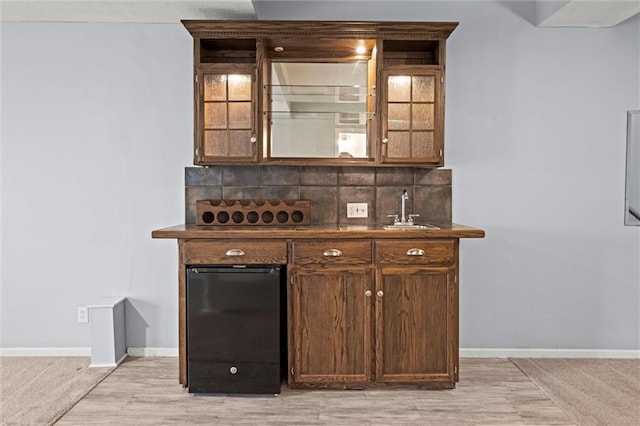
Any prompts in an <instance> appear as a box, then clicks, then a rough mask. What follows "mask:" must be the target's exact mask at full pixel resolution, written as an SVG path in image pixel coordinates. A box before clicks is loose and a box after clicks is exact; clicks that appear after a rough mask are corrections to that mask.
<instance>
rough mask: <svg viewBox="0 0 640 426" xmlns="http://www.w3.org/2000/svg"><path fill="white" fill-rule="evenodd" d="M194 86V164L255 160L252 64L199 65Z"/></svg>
mask: <svg viewBox="0 0 640 426" xmlns="http://www.w3.org/2000/svg"><path fill="white" fill-rule="evenodd" d="M196 86H197V87H196V97H197V99H196V106H197V108H196V123H195V128H196V135H195V136H196V138H195V139H196V147H195V158H194V163H195V164H204V165H206V164H219V163H224V162H228V163H249V162H254V161H256V160H257V143H256V141H257V139H256V133H255V129H256V126H255V117H256V105H257V103H256V101H255V99H256V67H255V65H253V64H224V65H220V64H207V65H201V66H200V67H199V68H198V73H197V85H196Z"/></svg>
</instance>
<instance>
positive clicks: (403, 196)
mask: <svg viewBox="0 0 640 426" xmlns="http://www.w3.org/2000/svg"><path fill="white" fill-rule="evenodd" d="M408 199H409V194H407V190H406V189H405V190H403V191H402V210H401V215H400V222H401V223H406V222H407V220H406V217H405V215H404V211H405V204H406V201H407V200H408Z"/></svg>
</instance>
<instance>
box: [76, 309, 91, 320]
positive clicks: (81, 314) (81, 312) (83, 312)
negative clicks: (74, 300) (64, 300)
mask: <svg viewBox="0 0 640 426" xmlns="http://www.w3.org/2000/svg"><path fill="white" fill-rule="evenodd" d="M78 322H89V310H88V309H87V307H86V306H79V307H78Z"/></svg>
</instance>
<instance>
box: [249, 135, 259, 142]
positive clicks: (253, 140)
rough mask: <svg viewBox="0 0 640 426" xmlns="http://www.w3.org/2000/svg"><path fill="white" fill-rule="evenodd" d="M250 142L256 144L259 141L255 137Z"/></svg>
mask: <svg viewBox="0 0 640 426" xmlns="http://www.w3.org/2000/svg"><path fill="white" fill-rule="evenodd" d="M249 140H250V141H251V143H256V141H257V140H258V139H256V137H255V136H251V139H249Z"/></svg>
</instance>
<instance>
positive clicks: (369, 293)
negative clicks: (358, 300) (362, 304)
mask: <svg viewBox="0 0 640 426" xmlns="http://www.w3.org/2000/svg"><path fill="white" fill-rule="evenodd" d="M371 294H372V293H371V290H367V291H365V292H364V295H365V296H367V297H371Z"/></svg>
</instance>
